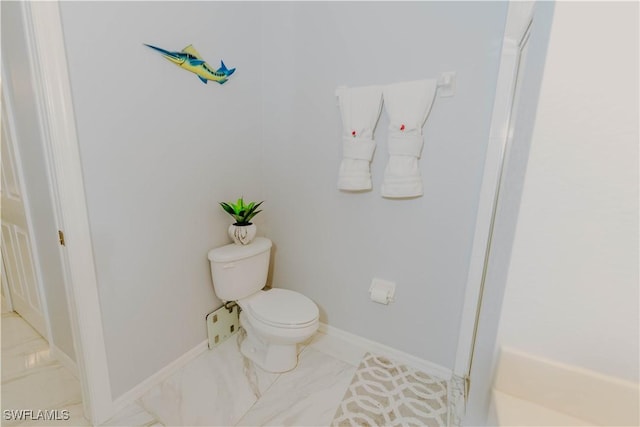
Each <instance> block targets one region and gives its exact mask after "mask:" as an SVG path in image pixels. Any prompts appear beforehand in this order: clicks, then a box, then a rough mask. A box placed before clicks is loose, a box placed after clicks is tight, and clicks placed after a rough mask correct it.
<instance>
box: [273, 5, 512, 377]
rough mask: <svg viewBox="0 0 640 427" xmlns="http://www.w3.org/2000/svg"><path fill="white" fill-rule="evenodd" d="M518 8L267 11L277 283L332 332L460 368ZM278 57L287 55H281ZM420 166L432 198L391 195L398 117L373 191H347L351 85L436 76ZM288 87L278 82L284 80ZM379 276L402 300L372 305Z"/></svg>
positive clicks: (376, 164) (380, 139)
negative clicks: (442, 90)
mask: <svg viewBox="0 0 640 427" xmlns="http://www.w3.org/2000/svg"><path fill="white" fill-rule="evenodd" d="M506 11H507V3H499V2H495V3H483V2H471V3H462V2H450V3H449V2H353V3H349V2H326V3H325V2H323V3H307V2H293V3H284V4H277V5H270V7H268V8H265V18H264V36H263V50H264V51H265V52H266V51H268V52H269V55H267V56H266V57H265V62H264V67H265V71H266V72H265V80H264V83H263V88H264V89H263V91H264V92H263V94H264V98H263V105H264V116H263V120H264V128H263V129H264V135H263V150H264V157H263V167H264V179H265V182H264V183H265V198H266V199H267V202H266V203H265V209H267V210H268V212H269V213H268V215H269V216H268V227H269V232H268V234H269V236H270V237H271V238H272V239H273V240H274V242H275V245H276V257H275V267H274V273H275V274H274V285H275V286H278V287H285V288H290V289H295V290H298V291H300V292H302V293H304V294H305V295H308V296H309V297H311V298H312V299H313V300H314V301H316V302H317V303H318V305H319V306H320V310H321V314H322V318H321V320H322V321H324V322H328V323H329V324H330V325H332V326H335V327H338V328H340V329H344V330H346V331H349V332H352V333H354V334H357V335H361V336H363V337H366V338H369V339H372V340H375V341H378V342H381V343H383V344H386V345H389V346H391V347H394V348H397V349H400V350H402V351H405V352H407V353H410V354H413V355H416V356H418V357H421V358H424V359H427V360H429V361H431V362H434V363H437V364H439V365H441V366H444V367H448V368H452V367H453V363H454V356H455V350H456V344H457V338H458V329H459V322H460V316H461V310H462V304H463V299H464V290H465V286H466V278H467V270H468V264H469V257H470V251H471V244H472V239H473V230H474V226H475V220H476V210H477V204H478V197H479V190H480V183H481V180H482V172H483V164H484V154H485V149H486V146H487V141H488V134H489V124H490V117H491V112H492V107H493V99H494V92H495V87H496V79H497V70H498V62H499V57H500V49H501V46H502V39H503V34H504V25H505V20H506ZM276 47H277V48H276ZM443 71H455V72H457V77H458V80H457V91H456V94H455V96H454V97H452V98H441V97H436V99H435V103H434V105H433V108H432V111H431V114H430V117H429V118H428V119H427V122H426V125H425V128H424V132H425V138H424V139H425V145H424V149H423V152H422V158H421V160H420V167H421V170H422V176H423V182H424V187H425V190H424V196H423V197H420V198H417V199H414V200H389V199H383V198H381V197H380V184H381V181H382V178H383V174H384V168H385V166H386V163H387V158H388V154H387V145H386V134H387V126H388V116H387V113H386V112H384V111H383V112H382V115H381V118H380V121H379V123H378V126H377V128H376V132H375V139H376V141H377V149H376V152H375V155H374V159H373V162H372V167H371V170H372V174H373V187H374V189H373V191H371V192H367V193H359V194H351V193H344V192H340V191H338V190H337V188H336V184H337V178H338V167H339V165H340V159H341V155H342V145H341V144H342V140H341V132H342V123H341V118H340V110H339V108H338V106H337V100H336V98H335V89H336V88H337V87H338V86H341V85H346V86H364V85H371V84H389V83H394V82H401V81H408V80H417V79H423V78H437V77H438V74H439V73H440V72H443ZM275 76H277V77H276V78H273V77H275ZM373 277H380V278H383V279H387V280H391V281H395V282H397V291H396V301H395V302H394V303H393V304H391V305H389V306H383V305H379V304H376V303H373V302H371V301H370V300H369V295H368V288H369V285H370V283H371V280H372V278H373Z"/></svg>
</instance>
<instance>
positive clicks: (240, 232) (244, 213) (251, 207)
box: [220, 197, 264, 245]
mask: <svg viewBox="0 0 640 427" xmlns="http://www.w3.org/2000/svg"><path fill="white" fill-rule="evenodd" d="M263 202H264V200H263V201H262V202H259V203H256V202H251V203H249V204H245V203H244V200H243V198H242V197H240V198H239V199H238V201H237V202H236V203H233V202H229V203H226V202H220V206H222V209H224V211H225V212H226V213H228V214H229V215H231V216H232V217H233V219H234V220H235V221H236V222H234V223H233V224H231V225H230V226H229V236H230V237H231V238H232V239H233V242H234V243H235V244H237V245H247V244H249V243H251V241H252V240H253V239H254V238H255V237H256V231H257V228H256V226H255V224H253V223H252V222H251V219H252V218H253V217H254V216H256V215H258V214H259V213H260V212H262V211H259V210H258V207H259V206H260V205H261V204H262V203H263Z"/></svg>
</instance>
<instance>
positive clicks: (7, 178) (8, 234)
mask: <svg viewBox="0 0 640 427" xmlns="http://www.w3.org/2000/svg"><path fill="white" fill-rule="evenodd" d="M3 98H4V97H3ZM2 101H3V104H4V105H5V106H6V104H5V103H4V99H2ZM0 131H1V132H0V135H1V140H0V145H1V146H2V174H1V175H2V183H1V186H0V193H1V195H2V200H1V203H2V204H1V206H2V245H1V246H2V261H3V264H4V268H5V271H4V274H3V275H2V279H3V280H6V281H7V282H8V283H7V285H8V286H7V287H5V286H3V288H4V289H8V290H9V293H10V295H9V298H10V301H11V303H12V305H13V309H14V310H15V311H17V312H18V314H20V316H22V317H23V318H24V319H25V320H26V321H27V322H29V324H31V326H33V328H34V329H35V330H36V331H38V332H39V333H40V335H42V336H43V337H45V338H46V337H47V333H46V330H47V329H46V324H45V319H44V314H43V309H42V299H41V297H40V291H39V286H38V278H37V275H36V269H35V264H34V258H33V252H32V248H33V245H32V240H31V237H30V233H29V226H28V223H27V215H26V210H25V203H24V197H23V194H24V193H23V191H22V188H23V187H22V185H21V182H20V170H19V168H18V162H17V161H16V146H15V141H14V140H13V138H12V135H11V132H10V129H9V122H8V121H7V116H6V108H3V109H2V120H1V122H0Z"/></svg>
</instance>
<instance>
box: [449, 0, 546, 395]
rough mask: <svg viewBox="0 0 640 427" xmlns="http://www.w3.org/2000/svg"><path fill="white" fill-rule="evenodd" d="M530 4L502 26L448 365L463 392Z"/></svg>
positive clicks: (513, 5)
mask: <svg viewBox="0 0 640 427" xmlns="http://www.w3.org/2000/svg"><path fill="white" fill-rule="evenodd" d="M535 3H536V2H535V1H523V2H509V10H508V13H507V20H506V24H505V34H504V40H503V45H502V55H501V58H500V68H499V71H498V80H497V84H496V94H495V99H494V104H493V114H492V118H491V127H490V131H489V143H488V146H487V153H486V156H485V165H484V172H483V177H482V184H481V187H480V197H479V202H478V212H477V216H476V226H475V232H474V237H473V246H472V250H471V257H470V263H469V272H468V275H467V287H466V291H465V299H464V306H463V309H462V320H461V323H460V330H459V335H458V346H457V350H456V359H455V364H454V368H453V375H454V379H455V377H457V378H459V379H461V380H463V381H464V382H465V384H464V387H465V394H466V393H468V387H469V382H470V373H471V364H472V360H473V353H474V347H475V341H476V335H477V328H478V320H479V316H480V310H481V307H482V295H483V290H484V284H485V275H486V271H487V265H488V261H489V254H490V249H491V238H492V233H493V225H494V222H495V215H496V207H497V203H498V196H499V192H500V184H501V179H502V177H503V171H504V169H505V162H506V158H507V156H506V154H507V150H508V147H509V143H510V139H511V134H510V131H511V130H512V126H513V123H512V113H513V108H514V106H515V104H514V101H515V94H516V87H517V83H518V81H517V78H518V70H519V65H520V52H521V50H520V47H521V44H522V41H523V40H524V39H525V38H526V37H527V35H528V34H529V30H530V28H531V25H532V23H533V19H534V14H533V12H534V6H535Z"/></svg>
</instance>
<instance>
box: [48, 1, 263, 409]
mask: <svg viewBox="0 0 640 427" xmlns="http://www.w3.org/2000/svg"><path fill="white" fill-rule="evenodd" d="M60 5H61V6H60V7H61V10H62V18H63V25H64V33H65V40H66V46H67V54H68V61H69V70H70V77H71V86H72V92H73V101H74V108H75V113H76V119H77V126H78V138H79V144H80V153H81V157H82V166H83V173H84V180H85V188H86V193H87V204H88V211H89V221H90V226H91V233H92V236H91V237H92V239H93V248H94V254H95V258H96V272H97V278H98V286H99V292H100V304H101V307H102V315H103V321H104V328H105V331H104V332H105V341H106V348H107V358H108V363H109V373H110V377H111V385H112V392H113V395H114V397H117V396H119V395H121V394H122V393H124V392H126V391H128V390H129V389H131V388H132V387H133V386H135V385H137V384H138V383H139V382H141V381H142V380H144V379H145V378H147V377H148V376H150V375H151V374H153V373H155V372H156V371H158V370H159V369H161V368H162V367H164V366H166V365H167V364H168V363H170V362H171V361H173V360H175V359H176V358H178V357H179V356H181V355H182V354H184V353H185V352H186V351H188V350H190V349H191V348H193V347H195V346H196V345H197V344H199V343H201V342H202V341H204V340H205V339H206V326H205V320H204V319H205V315H206V314H207V313H208V312H210V311H212V310H213V309H215V308H217V307H218V306H219V305H220V301H219V300H218V299H216V298H215V295H214V293H213V288H212V284H211V277H210V271H209V261H208V260H207V251H208V250H209V249H211V248H213V247H215V246H219V245H222V244H225V243H227V239H228V237H227V236H226V228H227V227H228V225H229V224H230V218H229V217H228V216H227V215H226V214H225V213H224V212H223V211H222V210H221V209H220V207H219V206H218V205H217V202H218V201H223V200H230V199H235V198H236V197H238V196H239V195H242V194H244V196H245V197H247V198H249V199H257V198H259V197H260V196H261V191H262V184H261V179H260V173H259V172H260V168H259V165H260V145H261V138H260V116H261V110H260V108H261V104H260V100H261V90H262V88H261V77H260V72H261V60H260V44H259V37H260V22H261V21H260V8H259V7H256V5H255V4H250V3H218V2H193V3H189V2H185V3H183V2H157V3H156V2H61V4H60ZM143 43H149V44H153V45H157V46H160V47H163V48H166V49H169V50H180V49H182V48H183V47H185V46H187V45H188V44H190V43H193V44H194V46H195V47H196V48H197V49H198V50H199V51H200V53H201V54H202V56H203V57H204V58H205V59H206V60H207V61H208V62H209V63H210V64H211V65H212V66H214V67H216V68H217V66H218V65H219V61H220V59H221V58H222V59H224V61H225V63H226V64H227V65H228V66H229V67H237V71H236V73H235V74H234V75H233V76H232V78H231V80H230V81H228V82H227V83H226V84H224V85H222V86H220V85H218V84H217V83H211V82H210V83H209V84H207V85H204V84H203V83H201V82H200V80H199V79H198V78H197V77H196V76H195V75H194V74H191V73H189V72H187V71H184V70H181V69H180V68H179V67H177V66H176V65H173V64H171V63H169V62H168V61H167V60H165V59H163V58H162V57H161V56H160V55H159V54H158V53H156V52H154V51H152V50H151V49H149V48H147V47H145V46H143Z"/></svg>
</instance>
